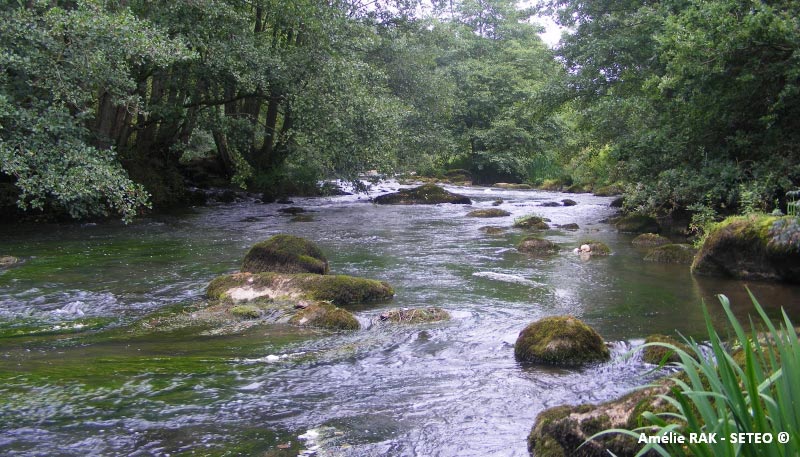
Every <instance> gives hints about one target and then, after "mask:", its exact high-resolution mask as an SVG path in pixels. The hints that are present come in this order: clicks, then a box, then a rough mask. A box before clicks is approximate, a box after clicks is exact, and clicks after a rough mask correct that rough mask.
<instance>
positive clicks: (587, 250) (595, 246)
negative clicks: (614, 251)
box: [578, 240, 611, 256]
mask: <svg viewBox="0 0 800 457" xmlns="http://www.w3.org/2000/svg"><path fill="white" fill-rule="evenodd" d="M578 251H579V253H580V254H582V255H591V256H606V255H611V248H609V247H608V245H607V244H605V243H603V242H602V241H597V240H583V241H581V245H580V247H579V248H578Z"/></svg>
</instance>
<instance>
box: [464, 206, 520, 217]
mask: <svg viewBox="0 0 800 457" xmlns="http://www.w3.org/2000/svg"><path fill="white" fill-rule="evenodd" d="M510 215H511V213H509V212H508V211H505V210H502V209H499V208H489V209H476V210H475V211H470V212H469V213H467V217H483V218H487V217H506V216H510Z"/></svg>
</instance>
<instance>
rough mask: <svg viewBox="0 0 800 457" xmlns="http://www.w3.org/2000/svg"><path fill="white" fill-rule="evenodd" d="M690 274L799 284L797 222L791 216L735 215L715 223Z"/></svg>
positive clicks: (695, 259)
mask: <svg viewBox="0 0 800 457" xmlns="http://www.w3.org/2000/svg"><path fill="white" fill-rule="evenodd" d="M692 273H694V274H697V275H706V276H726V277H732V278H737V279H750V280H771V281H787V282H793V283H800V221H799V220H798V219H797V218H796V217H792V216H784V217H778V216H770V215H750V216H734V217H729V218H727V219H725V220H724V221H722V222H720V223H719V224H717V225H716V226H715V227H714V228H713V229H712V230H711V231H710V232H709V233H708V236H707V237H706V240H705V241H704V242H703V246H702V247H701V248H700V251H699V252H698V253H697V255H696V256H695V258H694V263H692Z"/></svg>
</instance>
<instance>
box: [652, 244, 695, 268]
mask: <svg viewBox="0 0 800 457" xmlns="http://www.w3.org/2000/svg"><path fill="white" fill-rule="evenodd" d="M694 254H695V251H694V248H692V246H691V245H688V244H666V245H664V246H659V247H657V248H655V249H653V250H651V251H650V252H649V253H647V255H646V256H645V257H644V260H646V261H648V262H658V263H682V264H687V265H689V264H691V263H692V260H693V259H694Z"/></svg>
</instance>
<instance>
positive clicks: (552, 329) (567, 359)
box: [514, 316, 610, 366]
mask: <svg viewBox="0 0 800 457" xmlns="http://www.w3.org/2000/svg"><path fill="white" fill-rule="evenodd" d="M514 356H515V357H516V358H517V360H519V361H522V362H535V363H543V364H549V365H569V366H575V365H582V364H585V363H590V362H600V361H604V360H608V358H609V356H610V355H609V352H608V348H607V347H606V344H605V342H604V341H603V338H602V337H600V335H599V334H598V333H597V332H596V331H594V330H593V329H592V328H591V327H589V326H588V325H586V324H584V323H583V322H581V321H580V320H578V319H576V318H574V317H572V316H554V317H546V318H544V319H542V320H539V321H536V322H534V323H532V324H530V325H528V326H527V327H525V329H524V330H522V332H520V334H519V337H518V338H517V341H516V343H515V344H514Z"/></svg>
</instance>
